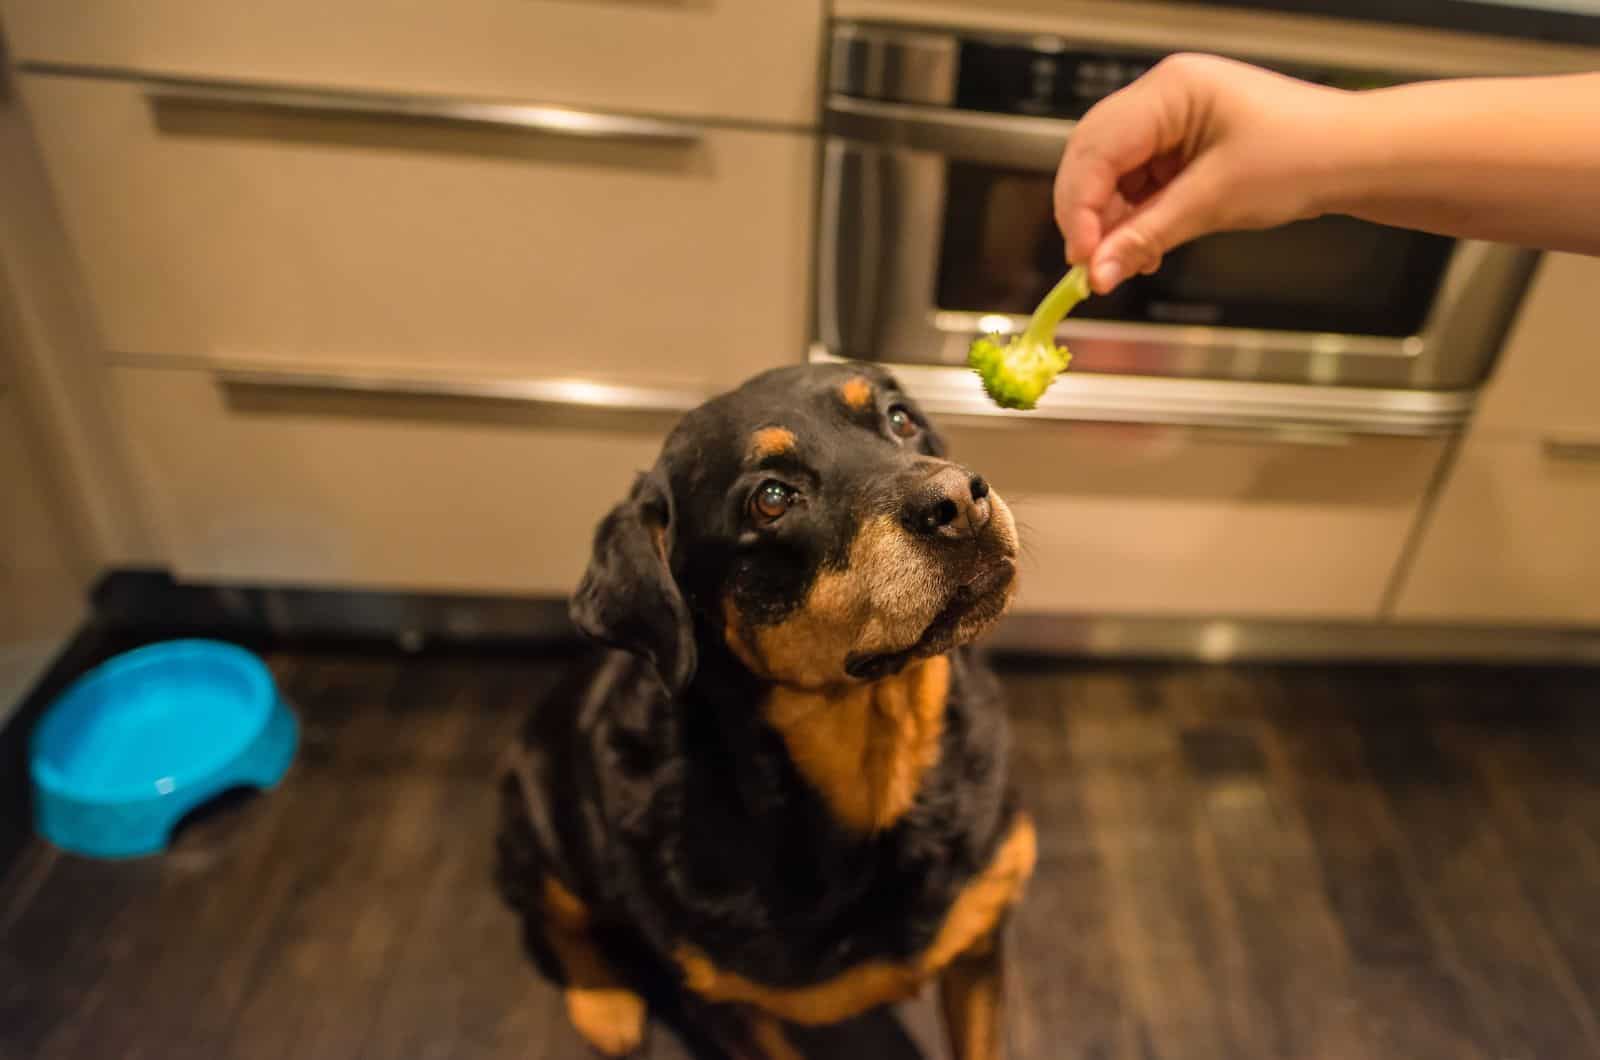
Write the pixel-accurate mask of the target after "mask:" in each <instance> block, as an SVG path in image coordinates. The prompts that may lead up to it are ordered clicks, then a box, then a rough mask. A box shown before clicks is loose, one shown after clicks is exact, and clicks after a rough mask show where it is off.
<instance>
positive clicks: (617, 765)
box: [499, 366, 1014, 994]
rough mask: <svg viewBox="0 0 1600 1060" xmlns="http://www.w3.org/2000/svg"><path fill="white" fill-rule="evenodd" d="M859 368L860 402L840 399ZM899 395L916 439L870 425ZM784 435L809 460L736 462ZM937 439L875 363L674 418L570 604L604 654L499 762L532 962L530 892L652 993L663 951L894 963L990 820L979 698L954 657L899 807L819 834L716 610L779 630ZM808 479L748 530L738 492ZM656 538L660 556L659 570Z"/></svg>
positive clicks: (819, 967) (770, 378) (509, 872)
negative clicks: (556, 893)
mask: <svg viewBox="0 0 1600 1060" xmlns="http://www.w3.org/2000/svg"><path fill="white" fill-rule="evenodd" d="M861 374H864V375H867V376H869V378H871V379H872V381H873V383H874V385H875V392H876V395H877V403H876V404H875V405H874V406H873V407H872V408H868V409H864V410H859V411H858V410H852V409H850V408H848V407H846V406H845V405H843V404H842V403H841V402H840V401H839V400H838V398H837V396H836V388H837V387H838V385H839V384H840V383H842V382H843V381H844V380H845V379H847V378H849V377H850V376H852V375H861ZM889 405H904V406H906V407H907V408H908V409H909V410H910V412H911V414H912V415H913V416H915V417H916V419H917V421H918V423H919V425H920V426H921V428H922V429H921V430H920V431H919V432H918V434H917V436H916V437H915V438H914V439H901V438H897V437H895V436H894V435H893V434H892V433H890V432H888V431H887V430H886V428H885V427H884V425H883V424H884V415H885V409H886V407H888V406H889ZM768 423H778V424H783V425H786V426H790V427H791V428H792V429H793V430H794V431H795V433H796V434H797V435H799V436H800V437H801V438H802V439H803V441H804V442H805V443H806V446H807V457H806V466H804V467H800V466H795V467H786V466H782V462H781V461H779V462H775V463H774V468H775V469H776V470H775V472H774V468H769V469H768V470H767V471H763V472H761V473H760V474H758V475H752V474H751V473H750V471H749V468H748V467H747V456H746V453H747V443H746V439H747V437H748V436H749V434H750V432H751V431H753V430H755V429H756V428H759V427H761V426H763V425H765V424H768ZM943 452H944V443H943V442H942V440H941V439H940V438H939V437H938V436H937V435H936V434H934V433H933V431H932V430H931V428H929V427H928V426H927V425H926V421H925V420H923V418H922V417H921V414H920V413H919V412H917V411H916V410H915V407H914V406H912V405H911V403H910V402H909V401H907V400H906V399H905V398H903V397H902V396H900V395H899V394H898V390H897V388H896V387H895V385H894V382H893V380H892V379H891V378H890V377H888V376H887V375H885V374H883V373H881V372H879V371H876V370H872V369H864V368H861V367H857V366H850V367H842V366H841V367H828V368H821V367H813V368H803V369H785V370H780V371H778V372H774V373H768V374H767V375H765V376H761V377H758V378H757V379H756V380H754V381H752V383H750V384H747V385H746V386H745V387H743V388H741V389H740V390H738V391H735V392H734V393H732V394H730V395H726V396H724V397H722V398H719V399H717V400H716V401H714V402H712V403H710V404H709V405H708V406H706V407H704V408H703V409H701V410H699V411H698V412H696V413H694V414H691V415H690V416H689V417H687V418H686V419H685V420H684V422H683V424H682V425H680V427H679V428H678V429H677V430H676V431H674V433H673V435H672V436H671V437H670V438H669V440H668V442H667V444H666V446H665V447H664V449H663V452H662V456H661V459H660V462H659V463H658V465H657V467H656V468H655V469H654V470H653V471H652V472H650V473H649V474H648V475H646V476H644V477H643V478H642V479H641V480H640V483H639V484H638V485H637V486H636V487H635V489H634V491H633V494H632V495H631V496H630V498H629V499H628V500H626V501H625V502H623V504H622V505H620V506H619V507H618V508H617V509H616V510H615V511H613V513H612V514H611V515H610V516H608V517H607V519H606V521H605V522H604V523H603V524H602V526H601V528H600V531H599V533H598V535H597V541H596V555H595V559H594V564H593V566H591V569H590V572H589V574H588V575H586V577H585V579H584V583H583V587H582V588H581V589H580V591H579V593H578V595H577V598H576V600H575V602H574V608H573V610H574V617H575V619H576V620H577V622H578V624H579V625H580V626H581V627H582V628H583V629H584V630H585V631H586V632H588V633H589V634H590V635H592V636H594V637H596V638H598V639H600V640H602V641H604V642H605V643H608V644H610V645H613V646H616V647H618V648H621V649H623V650H619V651H612V652H608V653H604V654H602V655H600V656H599V657H597V658H596V659H595V660H594V662H593V663H592V664H590V665H588V666H586V667H585V668H583V669H581V670H580V671H579V672H577V673H575V674H574V675H573V676H572V677H571V678H570V679H569V680H567V681H566V682H565V683H564V684H563V685H562V686H561V687H559V688H557V689H555V690H554V691H553V692H552V693H551V694H550V696H549V697H548V698H547V699H546V700H545V702H544V703H543V704H542V705H541V706H540V707H539V708H538V709H537V711H536V712H535V713H534V714H533V716H532V717H531V719H530V720H529V721H528V723H527V725H526V727H525V728H524V730H523V732H522V735H521V741H520V747H519V748H517V749H516V752H517V753H518V754H519V755H521V756H522V757H523V758H524V760H525V761H526V763H527V767H528V774H529V775H530V776H531V778H532V784H531V786H528V787H526V788H525V787H524V786H523V785H522V784H520V783H518V782H517V781H516V780H515V779H514V778H513V777H511V776H507V777H506V778H505V780H504V781H503V783H504V785H505V786H504V789H503V794H504V819H503V827H502V831H501V835H500V839H499V854H500V858H499V875H500V883H501V887H502V889H503V891H504V893H505V894H506V896H507V898H508V900H509V901H510V902H511V903H512V904H513V906H515V907H516V908H518V909H520V910H522V911H523V912H524V913H525V915H526V918H527V922H528V925H529V933H530V936H532V937H531V938H530V943H531V945H532V948H533V949H534V951H535V952H536V953H537V952H538V950H539V945H538V939H537V936H538V927H537V924H538V919H539V916H540V913H539V909H538V901H537V899H538V895H539V886H540V882H541V879H542V877H543V876H545V875H552V876H554V877H556V878H557V879H559V880H561V881H562V882H563V883H564V884H565V885H566V886H567V887H568V889H570V890H571V891H572V892H573V893H575V894H576V895H578V896H579V897H580V898H581V899H582V900H583V902H584V903H585V904H586V905H587V906H588V907H589V909H590V910H591V913H592V914H593V916H594V919H595V931H596V933H597V936H598V937H599V938H600V940H601V941H602V943H603V945H604V946H605V948H606V949H607V950H608V951H609V952H610V953H612V954H613V956H614V959H615V960H616V961H617V963H618V964H619V969H618V970H619V971H623V972H625V973H628V974H631V975H635V976H637V977H639V978H640V980H641V990H642V992H646V993H648V994H654V993H655V992H656V990H655V988H656V987H660V986H661V985H663V984H666V985H668V986H670V984H671V983H672V981H673V979H674V974H675V973H674V971H673V967H672V965H671V962H670V960H669V955H670V954H671V953H672V952H673V950H674V949H675V948H676V947H678V946H680V945H682V944H685V943H688V944H691V945H693V946H694V947H696V948H697V949H699V950H700V951H702V952H703V953H705V954H706V955H707V956H708V957H710V958H711V960H712V961H713V962H714V963H715V964H716V965H718V966H719V967H721V968H724V969H727V970H730V971H735V972H738V973H740V974H742V975H744V976H746V977H747V978H749V979H751V980H754V981H757V982H760V983H762V984H764V985H768V986H772V987H784V986H800V985H805V984H810V983H816V982H819V981H822V980H825V979H828V978H829V977H831V976H834V975H836V974H838V973H839V972H842V971H844V970H845V969H847V968H849V967H851V966H853V965H857V964H859V963H861V962H863V961H867V960H873V959H888V960H902V959H908V958H912V957H914V956H915V955H916V954H917V953H919V952H920V951H922V950H923V949H924V948H926V947H927V945H928V944H929V943H930V942H931V941H932V939H933V937H934V934H935V933H936V932H937V930H938V928H939V925H940V923H941V921H942V919H943V917H944V915H945V913H946V912H947V910H948V909H949V907H950V905H951V903H952V901H953V900H954V899H955V897H956V895H957V894H958V893H959V891H960V890H961V888H962V887H963V885H964V884H966V883H967V882H968V881H969V880H970V879H971V878H972V877H973V876H974V874H976V873H977V872H979V871H980V870H981V869H982V868H983V867H984V866H985V865H986V864H987V863H988V861H989V860H990V858H991V856H992V854H993V851H994V849H995V847H996V845H997V843H998V842H999V840H1000V838H1001V837H1002V835H1003V834H1004V832H1005V830H1006V828H1007V826H1008V825H1009V823H1010V821H1011V818H1012V815H1013V812H1014V811H1013V806H1012V800H1011V796H1010V792H1009V789H1008V786H1007V777H1006V758H1007V730H1006V723H1005V714H1004V710H1003V707H1002V704H1001V701H1000V697H999V692H998V688H997V685H996V682H995V681H994V679H993V677H992V676H991V674H990V673H989V672H988V671H987V670H986V669H985V668H984V667H983V666H982V665H981V664H980V663H979V662H978V661H977V659H976V657H975V656H974V655H973V653H972V650H971V649H969V648H965V647H963V648H958V649H956V650H955V651H953V652H952V653H951V686H950V693H949V699H948V707H947V714H946V716H945V720H944V727H943V737H942V747H941V753H940V755H939V758H938V761H937V764H936V765H935V766H934V767H933V768H932V769H931V770H930V771H929V772H928V774H927V775H926V776H925V778H924V781H923V785H922V787H921V789H920V791H919V794H918V797H917V799H916V802H915V804H914V806H913V807H912V808H911V809H910V810H909V811H908V812H907V813H906V814H905V815H904V816H903V817H902V818H900V819H899V820H898V821H897V822H896V823H895V824H894V825H893V826H892V827H890V828H888V829H887V830H884V831H882V832H880V833H877V834H873V835H862V834H857V833H853V832H851V831H849V830H848V829H846V828H844V827H843V826H841V825H840V824H838V823H836V822H835V820H834V818H833V817H832V816H831V815H830V813H829V810H828V808H827V806H826V805H825V803H824V801H823V800H822V798H821V796H820V795H819V794H818V793H817V792H815V791H814V790H813V789H812V788H811V787H810V786H808V784H807V783H806V781H805V780H804V778H802V777H801V776H800V775H799V774H798V772H797V771H796V768H795V766H794V765H793V764H792V763H791V761H790V759H789V757H788V755H787V753H786V751H785V747H784V744H783V741H782V738H781V737H780V735H779V734H778V733H777V732H775V731H774V730H773V729H772V728H771V727H769V725H768V724H767V722H766V721H765V720H764V719H763V717H762V715H761V712H760V710H759V706H760V704H761V703H762V701H763V698H764V696H765V695H766V693H767V691H768V686H767V685H766V684H765V683H764V682H763V680H762V679H761V678H758V677H757V676H755V675H754V674H752V673H751V672H750V671H749V670H747V669H746V667H745V666H744V665H743V664H742V663H741V662H740V661H739V659H738V658H736V657H735V655H734V653H733V652H732V651H731V650H730V649H729V648H728V646H727V644H726V642H725V640H724V636H723V622H724V619H723V615H722V612H721V608H722V606H723V605H722V601H723V599H724V597H725V596H726V595H727V594H729V593H731V594H732V595H733V597H734V598H735V599H736V600H737V601H738V603H739V606H740V608H741V610H742V611H743V612H744V613H745V614H747V615H753V616H757V617H758V618H761V619H762V620H768V621H775V620H777V619H779V618H781V617H782V616H783V615H784V614H786V613H789V612H790V611H792V610H793V608H794V607H796V606H798V603H799V601H800V600H801V599H802V598H803V596H804V594H805V591H806V589H807V587H808V586H809V585H810V583H811V581H812V579H814V578H815V577H816V574H817V572H818V571H819V570H821V569H825V568H828V567H838V566H839V565H840V564H842V563H843V561H844V557H845V555H846V554H847V552H848V545H849V542H850V540H851V539H852V537H853V534H854V532H855V530H856V528H857V527H858V526H859V524H860V521H861V520H862V519H863V518H864V517H865V516H866V515H868V514H870V513H872V512H874V511H879V510H883V509H884V507H885V506H887V505H892V504H893V503H895V501H894V490H895V488H896V487H895V483H897V482H899V481H901V480H902V479H903V478H904V476H905V474H906V473H907V469H908V468H913V467H918V466H923V467H925V466H927V464H928V462H929V459H930V458H933V457H939V456H942V454H943ZM769 472H773V473H778V474H781V475H784V476H785V477H792V478H797V479H805V488H806V489H807V491H808V493H809V496H810V497H812V498H814V499H812V500H811V501H809V502H808V505H807V508H806V510H805V511H804V513H803V517H801V518H797V519H796V520H795V522H794V523H793V524H792V525H791V526H789V527H786V528H785V529H784V530H783V532H782V533H779V534H752V533H751V532H750V531H749V529H748V527H747V526H746V525H745V509H746V500H747V497H748V495H749V491H750V489H752V488H753V487H752V485H751V481H752V480H753V479H759V478H760V477H761V475H764V474H767V473H769ZM654 543H661V544H664V545H665V547H666V549H667V558H666V561H665V562H663V561H662V558H661V556H660V555H659V553H658V552H657V551H656V545H655V544H654Z"/></svg>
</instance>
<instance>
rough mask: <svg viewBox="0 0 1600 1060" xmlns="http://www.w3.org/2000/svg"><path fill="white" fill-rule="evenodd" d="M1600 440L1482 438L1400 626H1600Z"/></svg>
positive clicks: (1457, 474)
mask: <svg viewBox="0 0 1600 1060" xmlns="http://www.w3.org/2000/svg"><path fill="white" fill-rule="evenodd" d="M1597 542H1600V439H1597V438H1591V439H1589V440H1587V441H1579V440H1574V441H1569V442H1566V443H1562V442H1555V441H1541V440H1539V439H1537V438H1534V437H1519V436H1501V437H1493V436H1487V437H1474V438H1472V439H1470V440H1469V441H1468V442H1467V443H1466V445H1465V446H1464V448H1463V450H1462V452H1461V454H1460V456H1459V458H1458V459H1457V461H1456V463H1455V466H1454V468H1453V469H1452V471H1451V475H1450V480H1449V484H1448V485H1447V487H1446V488H1445V490H1444V492H1443V495H1442V496H1441V497H1440V499H1439V502H1438V505H1437V508H1436V510H1435V511H1434V512H1433V513H1432V516H1431V518H1430V519H1429V521H1428V524H1427V530H1426V533H1425V534H1424V536H1423V538H1422V542H1421V545H1420V547H1419V548H1418V550H1417V555H1416V559H1415V562H1414V563H1413V565H1412V568H1411V570H1410V572H1409V574H1408V577H1407V578H1406V582H1405V588H1404V590H1403V592H1402V593H1401V594H1400V597H1399V601H1398V605H1397V608H1396V617H1397V618H1400V619H1406V620H1420V621H1430V622H1476V623H1520V624H1534V625H1548V626H1572V625H1594V624H1597V623H1600V560H1597V558H1596V555H1597V553H1596V543H1597Z"/></svg>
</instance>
